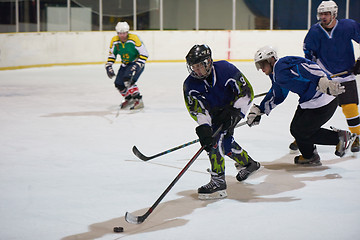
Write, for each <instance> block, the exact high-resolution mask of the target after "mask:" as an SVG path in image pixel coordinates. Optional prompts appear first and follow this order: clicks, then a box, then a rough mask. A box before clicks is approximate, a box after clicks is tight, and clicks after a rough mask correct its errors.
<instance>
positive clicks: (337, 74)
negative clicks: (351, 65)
mask: <svg viewBox="0 0 360 240" xmlns="http://www.w3.org/2000/svg"><path fill="white" fill-rule="evenodd" d="M348 73H349V71H343V72H339V73H335V74H333V75H331V76H330V77H331V78H334V77H338V76H341V75H345V74H348Z"/></svg>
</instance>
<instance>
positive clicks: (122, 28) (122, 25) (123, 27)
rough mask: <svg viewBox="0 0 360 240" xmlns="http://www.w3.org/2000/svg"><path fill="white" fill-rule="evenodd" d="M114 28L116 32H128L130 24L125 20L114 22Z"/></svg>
mask: <svg viewBox="0 0 360 240" xmlns="http://www.w3.org/2000/svg"><path fill="white" fill-rule="evenodd" d="M115 30H116V32H117V33H124V32H129V30H130V26H129V24H128V23H127V22H118V23H117V24H116V27H115Z"/></svg>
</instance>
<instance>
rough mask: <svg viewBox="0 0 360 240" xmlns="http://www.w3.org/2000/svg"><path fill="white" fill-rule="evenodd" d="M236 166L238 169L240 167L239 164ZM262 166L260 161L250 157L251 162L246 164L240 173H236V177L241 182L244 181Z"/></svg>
mask: <svg viewBox="0 0 360 240" xmlns="http://www.w3.org/2000/svg"><path fill="white" fill-rule="evenodd" d="M235 167H236V168H237V169H239V167H240V166H239V164H238V165H236V164H235ZM259 168H260V163H259V162H256V161H254V160H252V159H251V158H249V163H248V165H246V166H245V167H242V168H241V169H240V170H239V172H238V174H237V175H236V179H237V180H238V181H239V182H241V181H244V180H245V179H247V178H248V177H249V176H250V175H251V174H253V173H254V172H255V171H256V170H258V169H259Z"/></svg>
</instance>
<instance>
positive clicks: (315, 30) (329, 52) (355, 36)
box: [304, 19, 360, 74]
mask: <svg viewBox="0 0 360 240" xmlns="http://www.w3.org/2000/svg"><path fill="white" fill-rule="evenodd" d="M351 40H354V41H355V42H357V43H360V24H359V23H357V22H355V21H354V20H351V19H341V20H338V21H337V23H336V25H335V26H334V28H333V29H332V30H331V31H330V33H328V32H327V31H326V30H325V29H324V28H323V27H322V26H321V24H320V23H317V24H315V25H313V26H312V27H311V28H310V30H309V32H308V33H307V35H306V37H305V39H304V53H305V57H306V58H307V59H309V60H312V61H314V62H316V63H318V64H319V66H320V67H321V68H323V69H325V70H326V71H327V73H329V74H336V73H339V72H343V71H347V70H349V69H351V68H352V67H353V66H354V63H355V56H354V49H353V44H352V42H351Z"/></svg>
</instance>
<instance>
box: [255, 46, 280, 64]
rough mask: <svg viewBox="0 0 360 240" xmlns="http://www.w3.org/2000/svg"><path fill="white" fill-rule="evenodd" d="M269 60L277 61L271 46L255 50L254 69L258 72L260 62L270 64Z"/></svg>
mask: <svg viewBox="0 0 360 240" xmlns="http://www.w3.org/2000/svg"><path fill="white" fill-rule="evenodd" d="M271 58H275V60H278V56H277V53H276V51H275V50H274V48H272V47H271V46H265V47H262V48H260V49H259V50H257V52H256V53H255V56H254V61H255V66H256V69H257V70H259V69H260V68H261V64H260V62H262V61H265V60H266V61H268V62H269V63H270V59H271Z"/></svg>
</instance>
